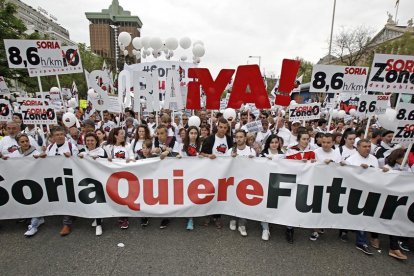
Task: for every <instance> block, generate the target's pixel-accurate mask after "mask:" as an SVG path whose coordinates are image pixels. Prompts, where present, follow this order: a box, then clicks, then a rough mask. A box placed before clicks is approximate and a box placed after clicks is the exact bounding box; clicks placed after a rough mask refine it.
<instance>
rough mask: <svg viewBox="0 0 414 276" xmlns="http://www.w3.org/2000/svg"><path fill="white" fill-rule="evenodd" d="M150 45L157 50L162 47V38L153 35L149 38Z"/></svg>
mask: <svg viewBox="0 0 414 276" xmlns="http://www.w3.org/2000/svg"><path fill="white" fill-rule="evenodd" d="M150 46H151V48H152V49H154V50H159V49H161V47H162V40H161V38H159V37H153V38H151V40H150Z"/></svg>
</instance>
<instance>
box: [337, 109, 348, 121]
mask: <svg viewBox="0 0 414 276" xmlns="http://www.w3.org/2000/svg"><path fill="white" fill-rule="evenodd" d="M345 115H346V112H345V110H339V111H338V114H337V117H338V118H340V119H342V118H344V117H345Z"/></svg>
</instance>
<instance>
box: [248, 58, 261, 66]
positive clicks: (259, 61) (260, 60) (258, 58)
mask: <svg viewBox="0 0 414 276" xmlns="http://www.w3.org/2000/svg"><path fill="white" fill-rule="evenodd" d="M249 58H258V59H259V68H260V62H261V60H262V56H249Z"/></svg>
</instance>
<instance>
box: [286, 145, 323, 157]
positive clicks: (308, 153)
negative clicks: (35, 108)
mask: <svg viewBox="0 0 414 276" xmlns="http://www.w3.org/2000/svg"><path fill="white" fill-rule="evenodd" d="M286 159H293V160H312V159H316V157H315V152H313V150H311V149H310V147H309V146H308V147H307V148H306V149H305V150H304V151H302V150H301V149H300V148H299V146H298V145H296V146H293V147H290V148H289V149H288V151H287V153H286Z"/></svg>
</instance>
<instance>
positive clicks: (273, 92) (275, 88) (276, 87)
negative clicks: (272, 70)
mask: <svg viewBox="0 0 414 276" xmlns="http://www.w3.org/2000/svg"><path fill="white" fill-rule="evenodd" d="M278 88H279V79H276V80H275V86H274V87H273V89H272V92H270V95H272V96H273V97H275V98H276V92H277V89H278Z"/></svg>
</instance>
